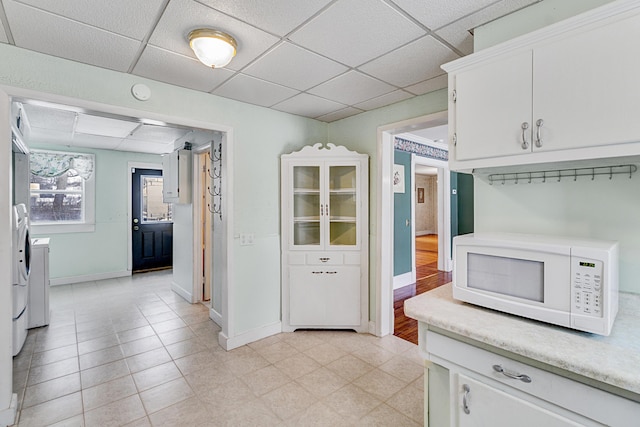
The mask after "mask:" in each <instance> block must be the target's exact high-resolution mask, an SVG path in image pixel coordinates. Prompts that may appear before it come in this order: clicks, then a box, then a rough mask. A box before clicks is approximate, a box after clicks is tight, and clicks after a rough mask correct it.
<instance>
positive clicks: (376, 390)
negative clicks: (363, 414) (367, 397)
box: [353, 369, 407, 401]
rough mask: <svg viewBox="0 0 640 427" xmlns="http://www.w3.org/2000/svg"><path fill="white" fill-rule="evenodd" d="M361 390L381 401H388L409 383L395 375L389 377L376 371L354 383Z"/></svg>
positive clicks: (378, 370)
mask: <svg viewBox="0 0 640 427" xmlns="http://www.w3.org/2000/svg"><path fill="white" fill-rule="evenodd" d="M353 384H355V385H357V386H358V387H360V388H361V389H363V390H365V391H367V392H368V393H371V394H372V395H374V396H375V397H377V398H378V399H380V400H383V401H384V400H387V399H388V398H390V397H391V396H393V395H394V394H396V393H397V392H399V391H400V390H401V389H403V388H404V387H405V386H406V385H407V383H405V382H403V381H401V380H399V379H397V378H396V377H394V376H393V375H389V374H387V373H386V372H384V371H381V370H380V369H374V370H373V371H370V372H369V373H366V374H364V375H363V376H361V377H360V378H358V379H357V380H355V381H354V382H353Z"/></svg>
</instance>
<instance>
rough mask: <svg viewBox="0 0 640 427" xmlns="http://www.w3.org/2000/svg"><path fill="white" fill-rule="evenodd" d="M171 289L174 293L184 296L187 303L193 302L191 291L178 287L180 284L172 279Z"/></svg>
mask: <svg viewBox="0 0 640 427" xmlns="http://www.w3.org/2000/svg"><path fill="white" fill-rule="evenodd" d="M171 290H172V291H173V292H175V293H176V294H178V295H180V296H181V297H182V298H184V299H185V300H186V301H187V302H188V303H191V304H193V303H194V301H193V295H191V292H187V291H185V290H184V289H183V288H181V287H180V285H178V284H177V283H176V282H174V281H173V280H172V281H171Z"/></svg>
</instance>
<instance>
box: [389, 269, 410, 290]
mask: <svg viewBox="0 0 640 427" xmlns="http://www.w3.org/2000/svg"><path fill="white" fill-rule="evenodd" d="M415 281H416V278H415V277H414V275H413V272H411V271H410V272H408V273H404V274H401V275H399V276H393V290H394V291H395V290H396V289H398V288H401V287H403V286H407V285H410V284H412V283H415Z"/></svg>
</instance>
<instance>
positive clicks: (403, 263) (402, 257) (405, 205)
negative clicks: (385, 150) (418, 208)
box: [393, 150, 413, 276]
mask: <svg viewBox="0 0 640 427" xmlns="http://www.w3.org/2000/svg"><path fill="white" fill-rule="evenodd" d="M393 151H394V154H393V157H394V160H393V163H394V164H396V165H402V166H404V193H393V275H394V276H399V275H401V274H405V273H409V272H411V270H412V269H413V263H412V262H411V261H412V259H413V257H412V254H411V249H412V245H411V241H412V240H413V233H412V232H411V223H409V226H407V224H406V220H407V219H409V221H411V194H412V192H413V176H412V175H411V153H407V152H405V151H400V150H393Z"/></svg>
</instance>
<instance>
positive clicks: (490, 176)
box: [489, 175, 493, 185]
mask: <svg viewBox="0 0 640 427" xmlns="http://www.w3.org/2000/svg"><path fill="white" fill-rule="evenodd" d="M489 185H493V175H489Z"/></svg>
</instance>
